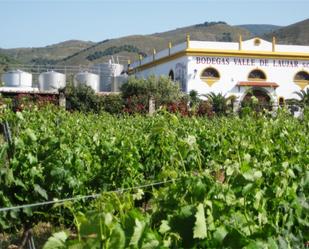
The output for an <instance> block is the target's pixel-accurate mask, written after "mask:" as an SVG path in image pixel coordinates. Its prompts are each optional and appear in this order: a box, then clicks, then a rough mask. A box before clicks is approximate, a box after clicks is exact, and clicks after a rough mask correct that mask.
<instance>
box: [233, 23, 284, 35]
mask: <svg viewBox="0 0 309 249" xmlns="http://www.w3.org/2000/svg"><path fill="white" fill-rule="evenodd" d="M236 27H240V28H244V29H247V30H249V31H250V33H251V35H252V36H261V35H264V34H266V33H270V32H273V31H275V30H277V29H280V28H282V26H277V25H270V24H243V25H237V26H236Z"/></svg>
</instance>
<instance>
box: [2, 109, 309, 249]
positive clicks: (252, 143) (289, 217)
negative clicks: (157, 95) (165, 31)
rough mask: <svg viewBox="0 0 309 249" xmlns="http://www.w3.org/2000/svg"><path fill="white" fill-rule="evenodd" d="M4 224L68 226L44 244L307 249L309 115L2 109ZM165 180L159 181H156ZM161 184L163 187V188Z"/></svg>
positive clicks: (8, 228) (12, 228)
mask: <svg viewBox="0 0 309 249" xmlns="http://www.w3.org/2000/svg"><path fill="white" fill-rule="evenodd" d="M0 119H1V120H0V121H1V122H5V121H6V122H7V123H8V124H9V127H10V131H11V134H12V139H11V141H5V140H4V139H2V138H1V140H0V208H1V207H14V206H19V205H24V204H31V203H39V202H46V201H53V200H61V199H66V198H72V197H79V196H85V195H92V194H100V196H99V197H98V198H96V199H91V198H90V199H81V200H77V201H67V202H64V203H59V204H55V205H41V206H36V207H23V208H19V209H11V210H6V211H1V213H0V231H2V232H3V231H6V232H9V233H15V232H16V231H18V230H20V229H23V230H24V231H27V230H29V229H31V228H32V227H33V226H34V225H36V224H37V223H39V222H42V221H45V222H50V223H51V224H53V226H55V227H65V228H66V229H64V230H62V231H58V232H57V233H55V234H54V235H53V236H52V237H51V238H50V239H49V240H48V241H47V242H46V244H45V246H44V248H45V249H48V248H145V249H146V248H237V249H238V248H274V249H275V248H305V247H306V245H308V241H309V203H308V199H309V195H308V193H309V139H308V138H309V135H308V134H309V113H305V114H304V118H303V119H302V120H298V119H295V118H293V117H291V116H290V115H289V114H288V113H287V112H285V111H284V110H283V111H280V112H279V113H278V114H277V116H276V117H265V116H262V115H261V116H260V115H254V116H250V115H246V116H244V117H241V118H240V117H237V116H232V117H218V118H216V117H214V118H212V119H209V118H199V117H191V118H188V117H180V116H177V115H175V114H170V113H167V112H165V111H164V110H163V111H159V112H158V113H157V114H155V115H154V116H152V117H148V116H120V117H116V116H112V115H109V114H105V113H101V114H81V113H78V112H74V113H69V112H66V111H64V110H61V109H58V108H55V107H52V106H48V107H46V108H42V109H40V110H39V109H34V110H31V111H27V110H24V111H23V112H17V113H13V112H11V111H3V113H2V115H1V117H0ZM154 183H155V184H154ZM157 183H158V184H157Z"/></svg>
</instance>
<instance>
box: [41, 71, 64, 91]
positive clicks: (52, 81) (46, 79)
mask: <svg viewBox="0 0 309 249" xmlns="http://www.w3.org/2000/svg"><path fill="white" fill-rule="evenodd" d="M65 85H66V77H65V74H62V73H58V72H54V71H50V72H45V73H41V74H40V76H39V89H40V91H57V90H58V89H60V88H63V87H65Z"/></svg>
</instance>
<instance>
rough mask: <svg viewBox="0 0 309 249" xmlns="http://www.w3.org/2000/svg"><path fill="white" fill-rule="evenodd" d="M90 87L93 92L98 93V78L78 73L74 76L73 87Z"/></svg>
mask: <svg viewBox="0 0 309 249" xmlns="http://www.w3.org/2000/svg"><path fill="white" fill-rule="evenodd" d="M78 85H86V86H90V87H91V88H92V89H93V90H94V91H95V92H98V91H99V86H100V76H99V75H97V74H93V73H89V72H80V73H78V74H76V75H75V76H74V86H78Z"/></svg>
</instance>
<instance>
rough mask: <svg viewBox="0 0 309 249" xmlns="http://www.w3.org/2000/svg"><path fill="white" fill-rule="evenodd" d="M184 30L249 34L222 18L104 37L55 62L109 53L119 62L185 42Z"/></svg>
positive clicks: (97, 58) (204, 35)
mask: <svg viewBox="0 0 309 249" xmlns="http://www.w3.org/2000/svg"><path fill="white" fill-rule="evenodd" d="M186 34H190V36H191V39H192V40H209V41H237V40H238V37H239V35H242V36H243V38H244V39H247V38H249V37H250V32H249V31H247V30H245V29H242V28H239V27H233V26H230V25H227V24H225V23H221V22H219V23H204V24H198V25H194V26H189V27H184V28H179V29H175V30H171V31H167V32H162V33H155V34H151V35H133V36H127V37H122V38H118V39H112V40H106V41H103V42H101V43H98V44H96V45H94V46H91V47H89V48H87V49H85V50H83V51H81V52H78V53H76V54H74V55H72V56H69V57H68V58H66V59H64V60H62V61H59V62H58V64H66V65H90V64H94V63H102V62H107V61H108V60H109V59H110V58H111V56H113V57H114V58H117V57H118V58H119V60H120V62H123V63H126V61H127V60H128V59H130V60H136V59H137V58H138V55H139V54H142V55H146V54H151V53H152V51H153V49H156V50H157V51H159V50H162V49H164V48H167V46H168V43H169V42H172V43H173V44H177V43H180V42H184V41H185V40H186Z"/></svg>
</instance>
